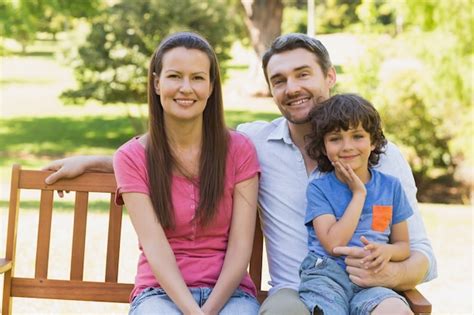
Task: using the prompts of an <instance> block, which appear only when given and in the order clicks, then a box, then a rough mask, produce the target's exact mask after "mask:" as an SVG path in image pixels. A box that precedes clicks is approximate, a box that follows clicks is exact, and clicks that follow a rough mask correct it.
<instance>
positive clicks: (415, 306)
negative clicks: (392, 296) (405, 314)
mask: <svg viewBox="0 0 474 315" xmlns="http://www.w3.org/2000/svg"><path fill="white" fill-rule="evenodd" d="M399 293H400V294H401V295H402V296H403V297H404V298H405V299H407V302H408V304H409V305H410V308H411V310H412V311H413V312H414V313H415V314H431V303H430V302H429V301H428V300H427V299H426V298H425V297H424V296H423V294H421V293H420V292H419V291H418V290H417V289H412V290H408V291H403V292H399Z"/></svg>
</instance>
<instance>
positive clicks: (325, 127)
mask: <svg viewBox="0 0 474 315" xmlns="http://www.w3.org/2000/svg"><path fill="white" fill-rule="evenodd" d="M309 120H310V123H311V128H312V130H311V133H310V134H309V135H307V136H306V137H307V140H308V143H307V145H306V151H307V153H308V155H309V157H311V158H312V159H313V160H315V161H316V162H317V163H318V168H319V170H320V171H321V172H330V171H332V170H334V166H332V163H331V161H329V159H328V157H327V156H326V155H325V152H326V150H325V147H324V136H325V135H326V134H328V133H330V132H332V131H338V130H341V129H342V130H345V131H347V130H349V129H350V128H357V126H359V124H361V125H362V127H363V128H364V130H365V131H367V132H368V133H369V134H370V141H371V144H373V145H374V146H375V149H374V150H372V152H371V153H370V156H369V166H375V165H377V163H378V162H379V159H380V154H381V153H384V147H385V145H386V144H387V140H386V139H385V136H384V134H383V131H382V124H381V119H380V116H379V113H378V112H377V110H376V109H375V107H374V106H373V105H372V104H371V103H370V102H369V101H367V100H366V99H364V98H362V97H360V96H359V95H357V94H337V95H334V96H332V97H331V98H329V99H328V100H326V101H324V102H322V103H320V104H318V105H317V106H316V107H315V108H313V109H312V110H311V112H310V113H309Z"/></svg>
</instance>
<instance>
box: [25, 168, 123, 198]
mask: <svg viewBox="0 0 474 315" xmlns="http://www.w3.org/2000/svg"><path fill="white" fill-rule="evenodd" d="M22 173H23V174H24V176H22V177H21V179H20V188H25V189H47V190H71V191H72V190H73V191H88V192H104V193H112V192H115V189H116V183H115V177H114V175H113V174H112V173H84V174H83V175H81V176H79V177H76V178H72V179H61V180H58V181H57V182H56V183H54V184H52V185H47V184H46V183H45V182H44V180H45V178H46V177H48V175H50V174H51V173H52V172H50V171H30V170H25V171H22Z"/></svg>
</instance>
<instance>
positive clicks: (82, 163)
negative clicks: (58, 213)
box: [43, 155, 114, 184]
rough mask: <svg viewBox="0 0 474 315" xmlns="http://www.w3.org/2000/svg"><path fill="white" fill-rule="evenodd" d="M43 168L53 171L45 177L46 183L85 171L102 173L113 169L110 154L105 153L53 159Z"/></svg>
mask: <svg viewBox="0 0 474 315" xmlns="http://www.w3.org/2000/svg"><path fill="white" fill-rule="evenodd" d="M43 170H45V171H46V170H49V171H55V172H54V173H52V174H51V175H49V176H48V177H47V178H46V180H45V182H46V184H53V183H55V182H56V181H57V180H59V179H61V178H73V177H76V176H79V175H81V174H82V173H84V172H87V171H89V172H91V171H96V172H104V173H112V172H113V171H114V169H113V166H112V156H105V155H89V156H86V155H82V156H72V157H68V158H65V159H62V160H56V161H53V162H51V163H50V164H48V165H46V166H45V167H44V168H43Z"/></svg>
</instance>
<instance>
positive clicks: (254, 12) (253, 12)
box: [240, 0, 284, 96]
mask: <svg viewBox="0 0 474 315" xmlns="http://www.w3.org/2000/svg"><path fill="white" fill-rule="evenodd" d="M240 3H241V5H242V7H243V9H244V12H245V25H246V27H247V30H248V33H249V37H250V40H251V42H252V47H253V49H254V51H255V60H253V61H251V62H250V67H249V81H248V92H249V93H250V94H252V95H256V96H268V95H269V94H270V93H269V91H268V86H267V84H266V82H265V77H264V76H263V71H262V68H261V64H262V56H263V54H264V53H265V51H266V50H267V49H268V48H269V47H270V45H271V43H272V41H273V40H274V39H275V38H276V37H277V36H280V34H281V23H282V19H283V7H284V6H283V2H282V1H281V0H241V1H240Z"/></svg>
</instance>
